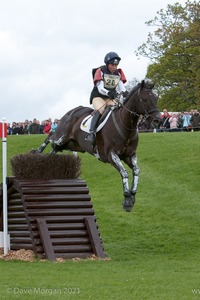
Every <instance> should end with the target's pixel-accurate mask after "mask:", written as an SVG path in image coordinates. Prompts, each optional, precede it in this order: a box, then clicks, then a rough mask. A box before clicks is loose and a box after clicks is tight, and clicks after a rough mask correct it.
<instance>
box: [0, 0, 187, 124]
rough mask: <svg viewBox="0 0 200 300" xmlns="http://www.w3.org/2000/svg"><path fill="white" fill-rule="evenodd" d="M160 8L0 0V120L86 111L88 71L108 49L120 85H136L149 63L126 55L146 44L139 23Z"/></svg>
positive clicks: (126, 1)
mask: <svg viewBox="0 0 200 300" xmlns="http://www.w3.org/2000/svg"><path fill="white" fill-rule="evenodd" d="M181 2H182V3H184V2H183V1H181ZM168 3H171V4H174V1H170V0H163V1H162V2H161V1H160V0H152V1H151V2H150V3H149V2H148V1H145V0H141V1H139V2H138V3H134V2H133V1H132V0H115V1H114V2H112V1H107V0H102V1H100V2H99V1H97V0H85V1H83V2H81V1H80V0H74V1H66V0H34V1H32V0H18V1H16V0H1V3H0V45H1V46H0V97H1V102H2V103H3V105H2V109H1V114H2V116H0V117H6V119H7V120H8V121H9V122H12V121H24V120H25V119H27V118H28V119H33V118H34V117H36V118H37V119H39V120H41V121H42V120H44V119H46V118H48V117H52V118H56V117H58V118H60V117H61V116H62V115H63V114H64V113H65V112H67V111H68V110H69V109H71V108H73V107H76V106H79V105H84V106H86V105H87V106H88V105H89V96H90V92H91V89H92V85H93V83H92V75H91V71H92V68H94V67H98V66H100V65H101V64H103V59H104V56H105V54H106V53H107V52H109V51H115V52H117V53H118V54H119V55H120V56H121V58H122V60H121V63H120V67H121V68H122V69H123V70H124V72H125V74H126V77H127V79H128V80H131V79H133V78H137V79H138V80H141V79H143V78H144V77H145V75H146V71H147V66H148V63H149V62H148V60H147V59H144V58H141V59H140V60H138V58H137V57H136V56H135V54H134V51H135V50H136V49H137V48H138V47H139V46H140V45H141V44H142V43H143V42H145V41H146V39H147V34H148V32H149V28H148V27H147V26H146V25H145V21H148V20H150V19H153V18H154V17H155V16H156V12H157V11H158V10H160V9H161V8H166V5H167V4H168Z"/></svg>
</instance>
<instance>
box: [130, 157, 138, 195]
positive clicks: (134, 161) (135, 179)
mask: <svg viewBox="0 0 200 300" xmlns="http://www.w3.org/2000/svg"><path fill="white" fill-rule="evenodd" d="M131 162H132V166H133V167H132V172H133V180H132V185H131V194H132V195H135V194H136V192H137V188H138V182H139V175H140V168H139V166H138V163H137V156H136V154H135V155H134V156H133V157H132V158H131Z"/></svg>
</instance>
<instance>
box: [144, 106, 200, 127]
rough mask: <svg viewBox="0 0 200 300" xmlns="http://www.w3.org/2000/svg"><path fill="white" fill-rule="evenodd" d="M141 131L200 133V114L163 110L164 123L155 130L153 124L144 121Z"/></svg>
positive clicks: (197, 112) (196, 111) (195, 110)
mask: <svg viewBox="0 0 200 300" xmlns="http://www.w3.org/2000/svg"><path fill="white" fill-rule="evenodd" d="M138 128H139V131H146V132H148V131H156V132H165V131H169V132H174V131H199V130H200V112H199V111H198V110H197V109H192V110H191V111H190V112H188V111H186V112H168V110H167V109H163V112H162V121H161V122H160V124H158V126H157V128H154V127H153V125H152V123H151V122H150V121H149V120H148V119H147V120H142V119H141V121H140V122H139V124H138Z"/></svg>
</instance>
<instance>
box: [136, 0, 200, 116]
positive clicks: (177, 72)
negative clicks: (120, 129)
mask: <svg viewBox="0 0 200 300" xmlns="http://www.w3.org/2000/svg"><path fill="white" fill-rule="evenodd" d="M146 24H147V25H148V26H154V27H156V30H155V31H154V32H152V33H151V32H150V33H149V34H148V39H147V42H146V43H144V44H142V45H141V46H140V47H139V48H138V50H137V51H136V55H137V56H140V55H141V56H144V57H147V58H149V59H150V64H149V66H148V69H147V74H146V77H148V78H151V79H152V80H153V81H154V82H155V83H156V87H157V92H158V94H159V95H160V101H159V108H163V107H167V108H168V110H171V111H184V110H189V109H191V108H198V109H199V108H200V4H199V2H196V1H193V2H191V1H187V2H186V3H185V7H182V6H181V5H180V4H179V3H175V4H174V5H169V4H168V6H167V10H166V11H164V10H163V9H161V10H160V11H159V12H157V16H156V17H155V18H154V19H153V20H150V21H148V22H146Z"/></svg>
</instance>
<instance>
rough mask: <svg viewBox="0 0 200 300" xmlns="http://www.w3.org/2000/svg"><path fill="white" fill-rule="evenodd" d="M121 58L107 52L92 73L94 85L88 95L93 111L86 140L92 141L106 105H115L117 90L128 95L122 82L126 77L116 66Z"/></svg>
mask: <svg viewBox="0 0 200 300" xmlns="http://www.w3.org/2000/svg"><path fill="white" fill-rule="evenodd" d="M120 60H121V58H120V57H119V55H118V54H117V53H115V52H109V53H107V54H106V56H105V58H104V63H105V65H103V66H101V67H99V68H97V69H96V70H95V74H94V87H93V90H92V92H91V95H90V104H92V105H93V107H94V109H95V111H94V113H93V118H92V121H91V125H90V133H89V134H88V135H87V137H86V140H88V141H90V142H92V143H94V141H95V133H96V128H97V123H98V121H99V119H100V117H101V115H102V114H103V112H104V110H105V108H106V106H107V105H116V102H115V101H114V99H115V98H116V96H117V90H118V92H119V93H121V94H122V95H123V96H124V97H126V96H127V95H128V91H127V90H126V88H125V86H124V83H125V82H126V77H125V75H124V73H123V71H122V70H121V69H118V68H117V66H118V64H119V62H120Z"/></svg>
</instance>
